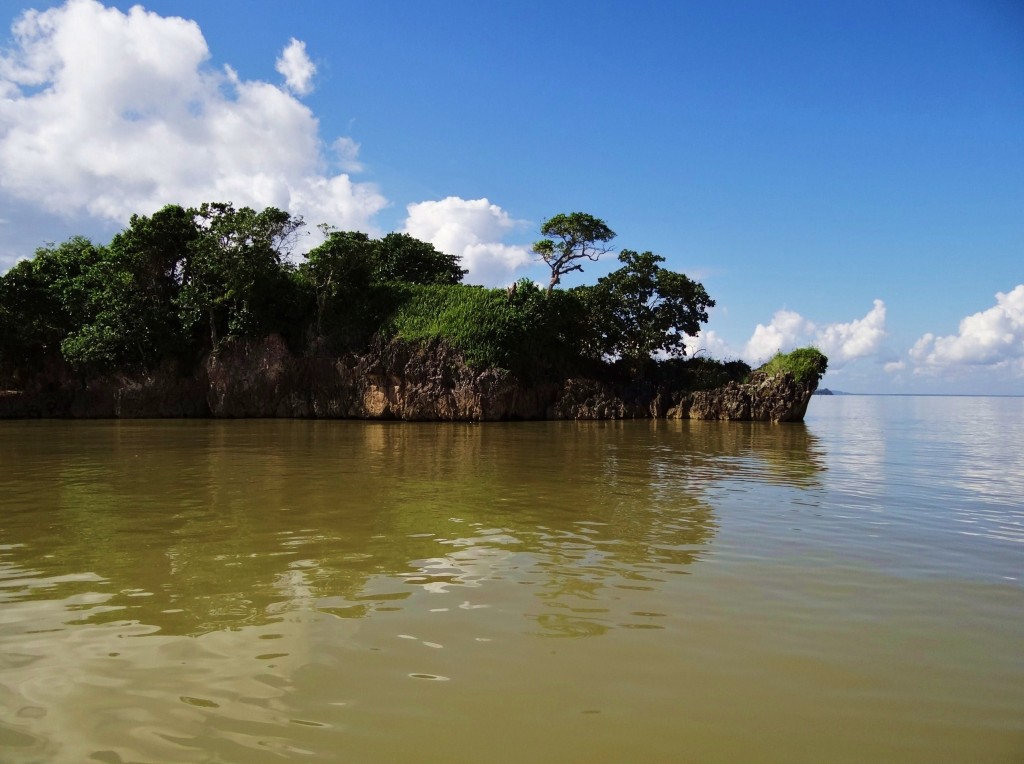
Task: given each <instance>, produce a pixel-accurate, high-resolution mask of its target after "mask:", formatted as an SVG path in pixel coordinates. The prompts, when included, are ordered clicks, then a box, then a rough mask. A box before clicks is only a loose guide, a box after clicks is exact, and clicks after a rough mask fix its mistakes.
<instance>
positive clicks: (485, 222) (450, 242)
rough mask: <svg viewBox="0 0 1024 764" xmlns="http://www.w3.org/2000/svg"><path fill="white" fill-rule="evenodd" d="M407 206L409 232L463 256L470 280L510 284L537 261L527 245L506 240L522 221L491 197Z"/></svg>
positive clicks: (454, 198)
mask: <svg viewBox="0 0 1024 764" xmlns="http://www.w3.org/2000/svg"><path fill="white" fill-rule="evenodd" d="M407 209H408V212H409V215H408V217H407V218H406V221H405V232H406V233H408V234H409V235H411V236H415V237H416V238H417V239H422V240H423V241H429V242H430V243H431V244H433V245H434V246H435V247H437V248H438V249H439V250H441V251H442V252H447V253H448V254H452V255H458V256H460V257H461V258H462V267H463V268H466V269H467V270H468V271H469V274H468V275H467V276H466V282H467V283H476V284H484V285H486V286H498V285H501V284H507V283H509V282H510V281H511V280H513V278H514V276H513V272H514V271H515V270H516V269H517V268H521V267H523V266H525V265H529V264H531V263H532V262H533V256H532V255H531V254H530V250H529V249H528V248H527V247H524V246H519V245H509V244H503V243H502V239H504V238H505V237H506V236H507V235H508V234H509V233H511V232H512V231H513V230H515V229H516V228H518V227H519V226H520V221H516V220H513V219H511V218H510V217H509V215H508V213H507V212H505V211H504V210H503V209H502V208H501V207H499V206H498V205H496V204H491V203H490V202H489V201H488V200H487V199H460V198H459V197H457V196H449V197H448V198H446V199H442V200H440V201H427V202H419V203H417V204H410V205H408V207H407Z"/></svg>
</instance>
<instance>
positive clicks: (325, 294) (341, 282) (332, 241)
mask: <svg viewBox="0 0 1024 764" xmlns="http://www.w3.org/2000/svg"><path fill="white" fill-rule="evenodd" d="M322 230H324V232H325V233H326V234H327V239H326V241H324V243H323V244H320V245H319V246H317V247H314V248H313V249H311V250H310V251H309V252H308V253H306V262H305V263H303V264H302V265H301V266H300V267H299V278H300V280H301V281H302V282H304V283H305V284H306V285H308V286H309V288H310V289H311V290H312V292H313V295H314V299H315V301H316V322H315V325H314V327H313V332H314V335H315V336H317V337H322V336H324V335H325V333H326V334H337V333H339V332H340V329H341V327H342V326H344V325H346V324H348V323H351V321H350V319H351V318H352V316H353V314H355V313H358V312H360V309H361V308H362V309H365V307H366V306H365V305H364V303H365V298H366V296H367V290H368V289H369V286H370V281H371V277H372V274H373V270H374V244H373V242H371V240H370V237H369V236H367V235H366V234H365V233H360V232H358V231H330V230H329V229H328V228H327V227H326V226H324V227H322ZM346 339H348V340H350V341H351V339H352V338H351V337H346Z"/></svg>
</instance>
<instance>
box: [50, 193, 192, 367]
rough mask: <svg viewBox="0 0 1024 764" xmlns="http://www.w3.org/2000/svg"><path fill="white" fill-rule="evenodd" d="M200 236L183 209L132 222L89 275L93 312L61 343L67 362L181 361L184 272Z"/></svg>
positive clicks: (96, 364) (126, 363)
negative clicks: (179, 301)
mask: <svg viewBox="0 0 1024 764" xmlns="http://www.w3.org/2000/svg"><path fill="white" fill-rule="evenodd" d="M197 236H198V230H197V228H196V226H195V224H194V222H193V220H192V215H191V213H190V212H189V211H188V210H186V209H184V208H183V207H181V206H179V205H167V206H166V207H164V208H163V209H161V210H159V211H157V212H155V213H154V214H153V215H152V216H146V215H132V217H131V220H130V222H129V224H128V227H127V228H125V229H124V230H123V231H121V232H120V233H118V234H117V235H116V236H114V239H113V241H111V243H110V246H109V247H108V248H107V249H106V251H105V253H104V256H103V257H102V258H101V259H100V260H98V261H97V262H95V263H94V264H93V265H92V267H91V268H90V269H89V271H88V272H87V274H86V275H85V279H84V284H85V291H86V293H87V295H88V301H87V313H86V315H85V316H84V318H83V320H82V321H81V322H80V324H79V326H77V327H76V328H75V330H74V331H72V332H71V333H70V334H69V335H68V336H67V337H66V338H65V340H64V342H63V343H62V344H61V350H62V352H63V354H64V357H65V358H66V359H67V360H68V361H70V362H71V363H73V364H75V365H76V366H85V365H89V366H92V367H94V368H99V369H108V368H116V367H126V366H127V367H132V366H143V367H152V366H154V365H155V364H157V363H159V362H160V361H162V360H164V359H165V358H168V357H172V356H177V355H179V354H180V353H181V352H182V351H183V350H184V348H185V347H186V344H187V339H188V338H187V337H186V334H185V332H184V330H183V327H182V324H181V319H180V317H179V315H178V308H177V302H176V300H177V296H178V292H179V289H180V283H179V281H180V274H179V269H180V267H181V263H182V261H183V260H184V259H185V257H186V256H187V254H188V251H189V247H190V246H191V245H192V243H193V242H194V241H195V240H196V238H197Z"/></svg>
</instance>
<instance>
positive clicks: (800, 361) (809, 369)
mask: <svg viewBox="0 0 1024 764" xmlns="http://www.w3.org/2000/svg"><path fill="white" fill-rule="evenodd" d="M827 368H828V358H827V357H826V356H825V354H824V353H822V352H821V351H820V350H818V349H817V348H797V349H796V350H794V351H792V352H790V353H776V354H775V357H774V358H772V359H771V360H770V361H768V363H766V364H765V365H764V366H762V367H761V368H760V369H758V371H763V372H764V373H765V374H767V375H768V376H774V375H776V374H783V373H785V372H787V371H788V372H789V373H790V374H792V375H793V378H794V379H796V381H797V382H801V383H808V382H811V381H813V382H815V383H816V382H817V381H818V380H820V379H821V377H822V375H823V374H824V373H825V370H826V369H827Z"/></svg>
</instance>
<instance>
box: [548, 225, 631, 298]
mask: <svg viewBox="0 0 1024 764" xmlns="http://www.w3.org/2000/svg"><path fill="white" fill-rule="evenodd" d="M540 233H541V235H542V236H545V237H547V238H544V239H541V240H540V241H538V242H536V243H535V244H534V245H533V252H534V254H536V255H538V256H539V257H540V258H541V260H543V261H544V262H545V263H547V266H548V267H549V268H550V269H551V281H550V282H549V283H548V294H549V295H550V294H551V292H552V291H553V290H554V288H555V286H556V285H557V284H558V283H559V282H560V281H561V280H562V276H564V275H565V274H567V273H572V272H573V271H582V270H583V264H582V263H581V262H580V261H581V260H597V259H598V258H599V257H600V256H601V255H603V254H604V253H606V252H608V251H609V250H610V248H609V247H606V246H604V245H605V244H606V243H607V242H609V241H611V240H612V239H614V238H615V231H613V230H612V229H611V228H609V227H608V226H607V225H606V224H605V222H604V221H603V220H601V219H600V218H595V217H594V216H593V215H588V214H587V213H585V212H571V213H569V214H568V215H566V214H559V215H555V216H554V217H553V218H550V219H549V220H547V221H546V222H545V223H544V225H542V226H541V227H540ZM555 239H558V240H559V241H557V242H556V241H555Z"/></svg>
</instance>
